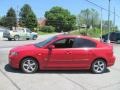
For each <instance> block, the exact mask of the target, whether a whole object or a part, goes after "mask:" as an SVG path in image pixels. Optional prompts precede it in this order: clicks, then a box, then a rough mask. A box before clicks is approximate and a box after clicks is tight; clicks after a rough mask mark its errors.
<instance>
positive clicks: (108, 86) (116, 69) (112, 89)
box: [0, 35, 120, 90]
mask: <svg viewBox="0 0 120 90" xmlns="http://www.w3.org/2000/svg"><path fill="white" fill-rule="evenodd" d="M50 36H52V35H46V36H40V37H39V38H38V39H37V40H35V41H33V40H29V41H6V40H4V41H0V90H120V44H113V46H114V54H115V56H116V62H115V65H114V66H112V67H109V68H108V69H107V71H106V72H105V73H103V74H92V73H90V72H89V71H84V70H80V71H39V72H37V73H35V74H25V73H22V72H21V71H20V70H15V69H11V68H10V67H9V66H8V53H9V50H10V49H11V48H13V47H15V46H19V45H24V44H29V43H36V42H39V41H41V40H43V39H45V38H47V37H50Z"/></svg>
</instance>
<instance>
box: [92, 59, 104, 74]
mask: <svg viewBox="0 0 120 90" xmlns="http://www.w3.org/2000/svg"><path fill="white" fill-rule="evenodd" d="M105 70H106V62H105V61H104V60H103V59H97V60H96V61H94V62H93V63H92V66H91V71H92V72H93V73H95V74H101V73H103V72H105Z"/></svg>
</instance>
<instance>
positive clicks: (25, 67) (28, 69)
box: [21, 58, 38, 73]
mask: <svg viewBox="0 0 120 90" xmlns="http://www.w3.org/2000/svg"><path fill="white" fill-rule="evenodd" d="M21 69H22V71H23V72H25V73H34V72H36V71H37V70H38V63H37V62H36V60H35V59H33V58H25V59H23V61H22V62H21Z"/></svg>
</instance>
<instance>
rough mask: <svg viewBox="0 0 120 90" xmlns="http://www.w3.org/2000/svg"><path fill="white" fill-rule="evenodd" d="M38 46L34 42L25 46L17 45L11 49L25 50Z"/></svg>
mask: <svg viewBox="0 0 120 90" xmlns="http://www.w3.org/2000/svg"><path fill="white" fill-rule="evenodd" d="M36 48H37V47H36V46H35V45H34V44H27V45H23V46H17V47H15V48H13V49H11V50H10V51H23V50H35V49H36Z"/></svg>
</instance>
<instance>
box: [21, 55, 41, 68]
mask: <svg viewBox="0 0 120 90" xmlns="http://www.w3.org/2000/svg"><path fill="white" fill-rule="evenodd" d="M25 58H33V59H34V60H35V61H36V62H37V64H38V67H39V69H40V63H39V61H38V60H37V58H35V57H33V56H26V57H24V58H22V59H21V60H20V63H19V68H20V67H21V63H22V61H23V60H24V59H25Z"/></svg>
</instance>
